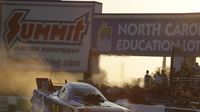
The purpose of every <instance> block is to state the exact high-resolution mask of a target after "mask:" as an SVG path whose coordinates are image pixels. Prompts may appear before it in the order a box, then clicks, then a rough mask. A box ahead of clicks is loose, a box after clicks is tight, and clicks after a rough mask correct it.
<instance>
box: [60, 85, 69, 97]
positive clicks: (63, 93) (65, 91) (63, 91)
mask: <svg viewBox="0 0 200 112" xmlns="http://www.w3.org/2000/svg"><path fill="white" fill-rule="evenodd" d="M59 98H61V99H63V100H67V98H68V88H66V87H63V88H62V89H61V91H60V92H59Z"/></svg>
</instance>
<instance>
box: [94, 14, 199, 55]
mask: <svg viewBox="0 0 200 112" xmlns="http://www.w3.org/2000/svg"><path fill="white" fill-rule="evenodd" d="M92 30H93V31H92V37H93V38H92V39H93V40H92V41H93V42H92V47H93V50H96V51H97V52H100V53H102V54H116V55H138V56H171V53H172V49H173V47H178V48H180V49H181V50H182V52H183V53H182V54H185V53H186V52H187V54H192V55H200V52H199V51H200V14H103V15H95V16H94V17H93V28H92Z"/></svg>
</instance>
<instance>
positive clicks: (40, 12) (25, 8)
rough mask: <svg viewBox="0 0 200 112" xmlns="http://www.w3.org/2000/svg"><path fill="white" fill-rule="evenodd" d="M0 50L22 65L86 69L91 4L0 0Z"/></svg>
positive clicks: (69, 69)
mask: <svg viewBox="0 0 200 112" xmlns="http://www.w3.org/2000/svg"><path fill="white" fill-rule="evenodd" d="M0 3H1V7H0V9H1V10H0V12H1V13H0V14H1V32H0V41H1V49H5V51H6V52H7V55H8V57H9V58H11V59H13V60H17V62H18V63H22V64H24V65H23V66H24V67H25V66H26V67H27V66H34V67H36V68H37V66H39V65H38V63H36V62H39V63H41V64H44V65H45V66H46V67H50V68H51V69H52V70H58V71H72V72H73V71H74V72H82V71H86V70H87V66H88V54H89V47H90V38H91V31H90V30H91V19H92V13H93V11H94V8H95V7H94V5H95V3H90V2H87V3H83V2H81V3H77V2H25V1H24V2H19V1H15V2H13V1H7V2H6V1H4V2H3V1H2V2H0Z"/></svg>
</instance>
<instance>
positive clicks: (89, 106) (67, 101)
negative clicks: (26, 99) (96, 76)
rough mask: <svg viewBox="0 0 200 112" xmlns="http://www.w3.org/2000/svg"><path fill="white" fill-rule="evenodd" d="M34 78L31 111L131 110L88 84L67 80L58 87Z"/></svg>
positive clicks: (48, 81) (123, 111)
mask: <svg viewBox="0 0 200 112" xmlns="http://www.w3.org/2000/svg"><path fill="white" fill-rule="evenodd" d="M36 80H37V85H38V89H35V90H34V91H33V96H32V98H31V103H32V109H31V110H32V112H131V111H130V110H128V109H126V108H124V107H122V106H119V105H117V104H115V103H112V102H110V101H108V100H107V99H106V98H105V97H104V96H103V95H102V93H101V92H100V91H99V90H98V89H97V88H95V87H94V86H92V85H90V84H87V83H83V82H69V83H65V84H64V85H63V86H62V87H60V86H53V84H52V82H51V80H49V79H46V78H38V79H36Z"/></svg>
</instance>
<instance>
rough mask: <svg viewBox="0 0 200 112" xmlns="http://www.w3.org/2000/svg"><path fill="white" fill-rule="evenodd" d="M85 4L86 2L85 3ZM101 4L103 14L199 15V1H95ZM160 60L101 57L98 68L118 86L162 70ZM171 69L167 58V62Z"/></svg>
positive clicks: (135, 57) (133, 57) (141, 57)
mask: <svg viewBox="0 0 200 112" xmlns="http://www.w3.org/2000/svg"><path fill="white" fill-rule="evenodd" d="M84 1H88V0H84ZM96 1H98V2H101V3H102V4H103V10H102V11H103V13H198V12H200V7H199V5H200V0H96ZM162 59H163V58H162V57H143V56H123V57H122V56H101V58H100V67H101V69H103V70H104V71H106V72H107V74H108V75H107V77H108V81H109V82H111V83H118V82H122V81H128V80H131V79H132V78H139V77H144V75H145V71H146V70H147V69H148V70H149V71H150V73H153V72H155V70H156V68H158V67H161V66H162ZM167 66H168V67H169V66H170V58H169V57H168V58H167Z"/></svg>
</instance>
